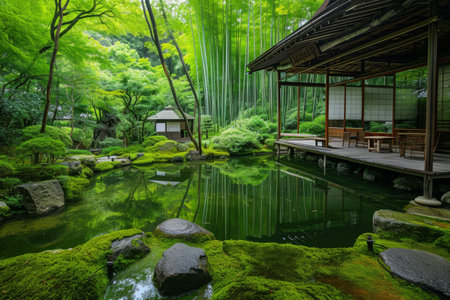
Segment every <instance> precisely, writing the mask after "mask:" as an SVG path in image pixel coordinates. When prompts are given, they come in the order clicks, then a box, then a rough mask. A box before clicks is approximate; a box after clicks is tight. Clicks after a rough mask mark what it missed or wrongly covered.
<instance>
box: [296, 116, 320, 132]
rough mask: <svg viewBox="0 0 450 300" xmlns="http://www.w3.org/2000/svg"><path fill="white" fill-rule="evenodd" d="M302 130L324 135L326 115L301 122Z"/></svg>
mask: <svg viewBox="0 0 450 300" xmlns="http://www.w3.org/2000/svg"><path fill="white" fill-rule="evenodd" d="M300 132H302V133H310V134H317V135H323V134H324V133H325V116H319V117H317V118H315V119H314V121H312V122H303V123H301V124H300Z"/></svg>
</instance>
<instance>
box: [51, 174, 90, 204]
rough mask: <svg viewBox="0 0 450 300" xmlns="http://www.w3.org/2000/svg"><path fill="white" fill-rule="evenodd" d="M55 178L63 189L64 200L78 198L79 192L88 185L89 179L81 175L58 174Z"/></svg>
mask: <svg viewBox="0 0 450 300" xmlns="http://www.w3.org/2000/svg"><path fill="white" fill-rule="evenodd" d="M57 179H58V181H59V183H60V184H61V187H62V189H63V190H64V196H65V198H66V200H74V199H79V198H80V197H81V193H82V192H83V191H84V190H85V189H86V188H87V187H88V186H89V180H87V179H86V178H82V177H72V176H58V177H57Z"/></svg>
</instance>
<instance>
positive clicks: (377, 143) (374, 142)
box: [365, 135, 395, 152]
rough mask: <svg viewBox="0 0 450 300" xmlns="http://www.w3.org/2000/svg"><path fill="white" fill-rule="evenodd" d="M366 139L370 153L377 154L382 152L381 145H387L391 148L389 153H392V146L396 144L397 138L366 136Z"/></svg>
mask: <svg viewBox="0 0 450 300" xmlns="http://www.w3.org/2000/svg"><path fill="white" fill-rule="evenodd" d="M365 139H366V140H367V149H368V150H369V151H372V150H375V151H377V152H381V144H383V143H385V144H388V146H389V152H392V144H393V143H394V140H395V137H393V136H385V135H374V136H366V137H365Z"/></svg>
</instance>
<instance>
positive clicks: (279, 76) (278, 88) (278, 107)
mask: <svg viewBox="0 0 450 300" xmlns="http://www.w3.org/2000/svg"><path fill="white" fill-rule="evenodd" d="M277 74H278V80H277V139H281V86H280V80H281V73H280V71H278V72H277Z"/></svg>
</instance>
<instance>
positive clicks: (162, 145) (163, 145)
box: [146, 140, 180, 153]
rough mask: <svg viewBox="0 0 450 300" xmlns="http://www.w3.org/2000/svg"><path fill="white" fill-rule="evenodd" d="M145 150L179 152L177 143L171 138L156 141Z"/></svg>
mask: <svg viewBox="0 0 450 300" xmlns="http://www.w3.org/2000/svg"><path fill="white" fill-rule="evenodd" d="M146 151H147V152H154V151H161V152H172V153H176V152H180V151H179V150H178V143H177V142H175V141H171V140H167V141H160V142H157V143H156V144H154V145H153V146H151V147H148V148H146Z"/></svg>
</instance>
